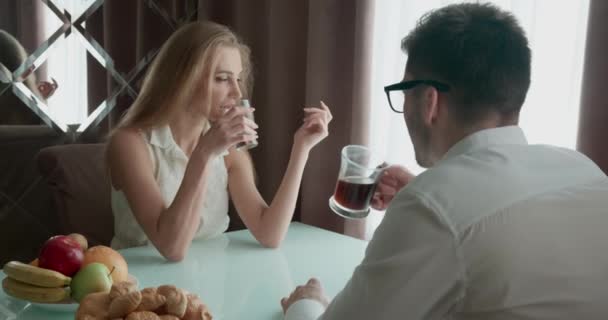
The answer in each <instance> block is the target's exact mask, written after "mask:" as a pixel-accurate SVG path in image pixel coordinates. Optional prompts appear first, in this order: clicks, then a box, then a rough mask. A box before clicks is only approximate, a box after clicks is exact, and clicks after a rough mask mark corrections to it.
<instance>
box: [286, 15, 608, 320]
mask: <svg viewBox="0 0 608 320" xmlns="http://www.w3.org/2000/svg"><path fill="white" fill-rule="evenodd" d="M402 48H403V50H404V51H405V52H407V54H408V61H407V65H406V68H405V76H404V79H403V81H402V82H400V83H398V84H395V85H391V86H388V87H386V88H385V90H386V91H387V93H388V94H390V96H389V103H390V104H391V108H393V109H394V110H395V111H397V112H401V111H403V113H404V118H405V122H406V124H407V127H408V131H409V133H410V136H411V139H412V142H413V145H414V149H415V152H416V160H417V162H418V163H419V164H420V165H422V166H423V167H428V168H429V169H428V170H427V171H426V172H424V173H422V174H421V175H419V176H418V177H416V178H413V177H411V176H410V175H409V173H408V172H407V171H406V170H404V169H399V168H397V167H393V168H391V171H389V172H390V174H389V175H390V177H388V176H387V177H385V180H384V183H383V184H382V186H380V187H379V193H378V194H377V195H376V197H375V200H374V201H375V202H374V203H375V207H377V208H383V207H385V206H386V205H387V204H388V203H389V202H390V205H389V207H388V211H387V212H386V215H385V218H384V220H383V221H382V223H381V225H380V226H379V227H378V229H377V231H376V233H375V234H374V237H373V239H372V240H371V242H370V243H369V246H368V248H367V252H366V254H365V258H364V260H363V261H362V263H361V264H360V265H359V266H358V267H357V268H356V269H355V271H354V274H353V276H352V278H351V279H350V281H349V282H348V284H347V285H346V287H345V288H344V289H343V290H342V292H340V293H339V294H338V295H337V296H336V297H335V299H334V300H333V301H332V302H331V303H329V301H328V300H327V298H325V295H324V292H323V289H322V287H321V285H320V283H319V281H318V280H316V279H311V280H310V281H308V283H307V284H305V285H303V286H299V287H298V288H297V289H296V290H295V291H294V292H293V293H292V294H291V295H290V296H289V297H286V298H284V299H283V300H282V301H281V304H282V306H283V310H284V311H285V312H286V315H285V318H286V319H289V320H293V319H316V318H317V317H318V316H319V315H321V314H322V315H321V317H320V319H324V320H328V319H340V320H359V319H361V320H362V319H488V320H494V319H538V320H544V319H605V318H606V316H607V315H608V289H607V288H608V233H607V232H606V231H605V229H606V227H607V226H608V179H607V177H606V175H605V174H604V173H603V172H602V171H601V170H600V169H599V168H598V167H597V166H596V165H595V164H594V163H593V162H591V161H590V160H589V159H587V158H586V157H585V156H583V155H582V154H580V153H577V152H575V151H571V150H566V149H562V148H557V147H551V146H545V145H529V144H528V143H527V142H526V139H525V137H524V135H523V132H522V130H521V129H520V128H519V127H518V126H517V122H518V117H519V111H520V108H521V106H522V104H523V102H524V99H525V96H526V92H527V90H528V87H529V84H530V59H531V58H530V56H531V54H530V49H529V47H528V41H527V39H526V37H525V35H524V32H523V30H522V29H521V27H520V26H519V25H518V23H517V21H516V20H515V18H514V17H513V16H512V15H511V14H509V13H506V12H504V11H501V10H499V9H498V8H496V7H494V6H492V5H488V4H456V5H450V6H447V7H444V8H442V9H439V10H436V11H434V12H431V13H430V14H428V15H425V16H424V17H423V18H422V19H421V21H420V22H419V24H418V25H417V27H416V28H415V29H414V30H413V31H412V32H411V33H410V34H409V35H408V36H407V37H405V39H404V40H403V42H402ZM395 93H399V94H404V95H405V101H404V103H403V104H402V105H397V104H395V99H394V98H393V94H395ZM401 99H403V96H402V97H401ZM550 117H551V115H547V121H551V118H550ZM539 125H542V123H539ZM405 184H407V186H406V187H403V186H404V185H405ZM399 189H400V190H399ZM396 190H399V192H398V193H397V195H396V196H395V197H394V199H392V197H393V195H394V193H395V191H396Z"/></svg>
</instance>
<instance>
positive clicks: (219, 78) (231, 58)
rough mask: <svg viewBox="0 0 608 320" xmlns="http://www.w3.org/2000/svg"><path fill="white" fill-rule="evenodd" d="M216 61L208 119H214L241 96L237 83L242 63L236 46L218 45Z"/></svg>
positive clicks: (235, 103) (239, 78) (238, 82)
mask: <svg viewBox="0 0 608 320" xmlns="http://www.w3.org/2000/svg"><path fill="white" fill-rule="evenodd" d="M217 54H218V63H217V66H216V68H215V70H214V71H213V74H212V78H211V110H210V114H209V120H210V121H215V120H217V119H218V118H219V117H221V116H222V115H223V114H224V112H225V111H226V110H227V109H229V108H231V107H234V106H235V105H237V104H238V103H239V100H240V99H241V98H242V96H243V95H242V93H241V89H240V87H239V84H240V82H241V72H242V71H243V63H242V61H241V54H240V53H239V50H238V49H237V48H232V47H220V48H219V49H218V52H217Z"/></svg>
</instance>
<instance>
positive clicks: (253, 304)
mask: <svg viewBox="0 0 608 320" xmlns="http://www.w3.org/2000/svg"><path fill="white" fill-rule="evenodd" d="M366 246H367V242H365V241H361V240H357V239H354V238H350V237H347V236H343V235H340V234H337V233H333V232H329V231H326V230H323V229H319V228H316V227H311V226H308V225H304V224H301V223H297V222H294V223H292V224H291V226H290V227H289V231H288V233H287V236H286V238H285V240H284V242H283V244H282V245H281V248H279V249H266V248H263V247H261V246H260V245H259V244H258V242H257V241H256V240H255V239H254V238H253V236H252V235H251V233H249V231H247V230H242V231H236V232H228V233H226V234H224V235H222V236H221V237H218V238H214V239H207V240H200V241H195V242H193V244H192V246H191V247H190V250H189V252H188V255H187V257H186V259H184V260H183V261H182V262H179V263H169V262H166V261H165V260H164V259H163V258H162V257H161V256H160V254H159V253H158V252H157V251H156V249H154V248H153V247H138V248H131V249H126V250H122V251H121V253H122V254H123V255H124V257H125V258H126V260H127V262H128V264H129V273H130V274H133V275H134V276H135V277H137V279H138V280H139V283H140V289H142V288H144V287H148V286H158V285H162V284H173V285H176V286H177V287H179V288H183V289H186V290H188V291H190V292H193V293H197V294H198V295H199V296H200V297H201V298H202V300H203V301H204V302H205V303H206V304H207V305H208V306H209V308H210V309H211V312H212V315H213V316H214V317H213V318H214V319H219V320H231V319H256V320H258V319H282V312H281V307H280V303H279V300H280V299H281V298H282V297H284V296H286V295H288V294H289V293H290V292H291V290H293V288H294V287H295V286H296V285H299V284H303V283H304V282H306V281H307V280H308V279H309V278H310V277H311V276H316V277H318V278H319V279H321V282H322V283H323V285H324V287H325V289H326V292H327V293H328V295H329V296H331V297H333V296H334V295H335V294H337V293H338V292H339V290H341V289H342V288H343V287H344V285H345V284H346V282H347V281H348V279H349V278H350V276H351V275H352V272H353V270H354V268H355V267H356V266H357V265H358V264H359V262H360V261H361V260H362V258H363V255H364V251H365V248H366ZM4 319H15V320H17V319H28V320H30V319H32V320H36V319H46V320H53V319H61V320H63V319H74V314H73V313H66V312H50V311H48V310H46V309H42V308H40V307H38V306H34V305H30V304H29V303H26V302H22V301H17V300H15V299H12V298H10V297H7V296H6V294H5V293H4V292H2V291H1V290H0V320H4Z"/></svg>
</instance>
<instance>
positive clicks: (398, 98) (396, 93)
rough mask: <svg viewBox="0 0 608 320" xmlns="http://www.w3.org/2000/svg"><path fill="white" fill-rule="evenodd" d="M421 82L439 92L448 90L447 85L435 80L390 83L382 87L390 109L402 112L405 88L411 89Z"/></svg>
mask: <svg viewBox="0 0 608 320" xmlns="http://www.w3.org/2000/svg"><path fill="white" fill-rule="evenodd" d="M422 84H424V85H428V86H431V87H433V88H435V89H437V91H441V92H446V91H449V90H450V86H449V85H447V84H445V83H441V82H439V81H435V80H410V81H401V82H398V83H395V84H391V85H390V86H386V87H384V92H385V93H386V97H387V98H388V104H389V105H390V106H391V109H392V110H393V111H395V112H397V113H403V104H404V102H405V90H409V89H412V88H414V87H416V86H419V85H422Z"/></svg>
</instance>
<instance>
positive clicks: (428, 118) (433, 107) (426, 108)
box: [421, 87, 440, 127]
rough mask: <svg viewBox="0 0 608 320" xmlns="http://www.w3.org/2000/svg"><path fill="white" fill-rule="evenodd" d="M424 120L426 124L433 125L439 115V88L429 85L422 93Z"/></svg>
mask: <svg viewBox="0 0 608 320" xmlns="http://www.w3.org/2000/svg"><path fill="white" fill-rule="evenodd" d="M422 94H423V96H422V99H421V100H422V101H421V104H422V105H421V107H422V108H421V109H422V120H423V121H424V124H425V125H426V126H429V127H430V126H433V125H435V123H436V122H437V118H438V117H439V111H440V110H439V93H438V92H437V89H435V88H433V87H428V88H425V89H424V92H423V93H422Z"/></svg>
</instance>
